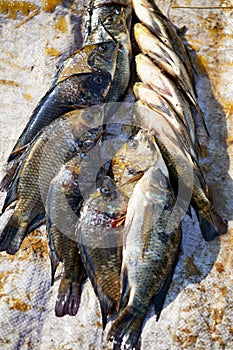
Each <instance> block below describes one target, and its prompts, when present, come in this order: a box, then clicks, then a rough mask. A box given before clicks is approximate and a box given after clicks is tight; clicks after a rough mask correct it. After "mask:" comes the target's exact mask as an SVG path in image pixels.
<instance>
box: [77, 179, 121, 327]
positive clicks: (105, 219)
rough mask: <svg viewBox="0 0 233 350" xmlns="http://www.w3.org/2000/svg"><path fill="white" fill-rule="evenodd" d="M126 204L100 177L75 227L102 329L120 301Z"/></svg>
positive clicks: (112, 186)
mask: <svg viewBox="0 0 233 350" xmlns="http://www.w3.org/2000/svg"><path fill="white" fill-rule="evenodd" d="M127 202H128V200H127V199H126V198H125V197H124V196H123V194H122V193H121V191H120V189H119V188H117V186H116V185H115V183H114V181H113V180H112V179H111V178H109V177H108V176H103V177H102V179H101V181H100V182H99V185H98V189H97V191H95V192H93V193H90V196H89V198H87V200H86V201H85V202H84V205H83V208H82V210H81V215H80V219H79V222H78V226H77V238H78V242H79V250H80V254H81V257H82V261H83V264H84V266H85V269H86V272H87V275H88V277H89V278H90V280H91V283H92V286H93V288H94V290H95V293H96V295H97V297H98V299H99V302H100V307H101V312H102V323H103V329H104V328H105V326H106V322H107V316H108V315H109V314H110V313H111V312H112V311H113V310H114V309H116V308H117V307H118V304H119V299H120V269H121V259H122V256H121V253H122V233H123V226H122V217H124V216H125V213H126V208H127ZM123 221H124V220H123Z"/></svg>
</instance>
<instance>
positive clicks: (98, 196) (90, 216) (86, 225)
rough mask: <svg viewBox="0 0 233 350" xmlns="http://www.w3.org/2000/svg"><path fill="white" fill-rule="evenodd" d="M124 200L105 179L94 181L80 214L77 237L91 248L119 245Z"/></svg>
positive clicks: (125, 205)
mask: <svg viewBox="0 0 233 350" xmlns="http://www.w3.org/2000/svg"><path fill="white" fill-rule="evenodd" d="M126 208H127V200H126V198H125V197H124V195H123V194H122V193H121V191H120V189H119V188H118V187H117V186H116V185H115V183H114V181H113V180H112V179H110V178H109V177H108V176H103V178H102V179H101V180H100V182H98V188H97V190H96V191H94V192H92V193H91V194H90V195H89V197H88V198H87V200H86V201H85V202H84V206H83V208H82V211H81V215H80V220H79V223H78V225H77V237H78V240H79V241H80V242H82V244H85V245H91V246H92V248H94V247H96V248H97V247H98V248H100V247H101V248H109V247H116V246H119V245H122V233H123V223H124V221H125V216H126Z"/></svg>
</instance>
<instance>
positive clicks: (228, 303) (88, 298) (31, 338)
mask: <svg viewBox="0 0 233 350" xmlns="http://www.w3.org/2000/svg"><path fill="white" fill-rule="evenodd" d="M19 3H21V10H22V12H18V14H16V15H15V13H14V10H15V9H16V8H17V5H18V4H19ZM77 3H78V2H77ZM158 4H159V6H160V7H161V9H163V11H164V13H166V14H167V13H169V16H170V18H171V19H172V21H173V22H174V23H175V24H176V26H177V27H178V28H182V27H183V26H185V28H186V32H185V34H184V39H185V40H186V42H187V43H188V45H189V47H190V52H191V58H192V61H193V64H194V67H195V70H196V72H197V75H198V78H197V93H198V101H199V103H200V106H201V108H202V110H203V112H204V115H205V118H206V121H207V125H208V128H209V131H210V135H211V139H210V141H209V142H208V144H207V145H206V152H205V157H204V158H203V159H202V167H203V169H204V171H205V174H206V178H207V180H208V183H209V185H210V186H211V189H212V192H213V197H214V201H215V206H216V208H217V209H218V210H219V212H220V213H221V214H222V215H223V217H224V218H225V219H228V220H229V232H228V234H227V235H225V236H224V237H221V239H216V240H214V241H212V242H210V243H206V242H204V240H203V239H202V236H201V234H200V231H199V227H198V224H197V220H196V218H195V216H194V217H193V219H190V218H186V219H185V222H184V224H183V243H182V252H181V255H180V257H179V261H178V264H177V267H176V270H175V275H174V278H173V281H172V284H171V287H170V290H169V292H168V295H167V298H166V302H165V305H164V309H163V312H162V314H161V317H160V319H159V321H158V322H156V318H155V316H154V314H153V310H150V311H149V312H148V317H147V321H146V322H145V326H144V330H143V333H142V346H141V349H142V350H154V349H159V350H168V349H169V350H170V349H171V350H179V349H187V350H189V349H190V350H191V349H198V350H204V349H213V350H218V349H226V350H230V349H232V348H233V340H232V339H233V326H232V324H233V288H232V283H233V276H232V267H233V253H232V249H231V246H232V244H233V225H232V207H233V203H232V200H233V185H232V179H231V176H232V173H233V169H232V159H233V136H232V135H233V100H232V95H233V85H232V76H233V60H232V55H233V35H232V22H233V11H232V9H233V4H232V1H231V0H205V1H204V0H199V1H197V0H189V1H186V0H174V1H173V2H172V3H171V4H170V2H168V1H166V0H160V1H158ZM82 5H83V1H80V2H79V5H78V6H75V5H74V3H73V1H72V0H66V1H63V2H62V1H61V0H60V1H59V0H52V1H47V0H41V1H39V0H32V1H31V2H30V3H29V2H22V1H20V2H16V1H0V12H1V14H0V32H1V37H0V43H1V50H0V91H1V92H0V94H1V102H0V132H1V137H0V165H1V168H0V175H2V174H3V173H4V166H5V164H6V160H7V157H8V155H9V153H10V150H11V149H12V147H13V145H14V143H15V141H16V140H17V138H18V136H19V135H20V133H21V131H22V129H23V128H24V126H25V124H26V122H27V120H28V118H29V117H30V113H31V112H32V110H33V108H34V107H35V106H36V104H37V102H38V101H39V99H40V98H41V97H42V96H43V95H44V93H45V92H46V91H47V89H48V88H49V85H50V82H51V79H52V78H53V76H54V74H55V72H56V69H57V66H59V64H60V63H61V62H62V61H63V60H64V59H65V58H66V57H67V56H68V55H69V54H71V53H72V52H73V51H74V50H75V49H77V48H78V47H79V46H80V45H81V41H82V40H81V35H80V29H81V10H82ZM6 9H8V12H7V13H6V12H5V10H6ZM27 10H29V12H27ZM168 10H169V12H167V11H168ZM27 16H28V17H27ZM26 19H27V21H26ZM3 200H4V194H1V198H0V205H2V203H3ZM1 222H3V219H2V220H1ZM2 225H3V223H2ZM0 261H1V265H0V298H1V299H0V300H1V302H0V324H1V326H0V347H1V349H4V350H13V349H14V350H18V349H22V350H26V349H27V350H29V349H35V350H62V349H63V350H71V349H72V350H73V349H82V350H91V349H95V350H104V349H106V350H107V349H111V348H112V345H111V343H106V341H105V339H106V333H105V332H103V331H102V329H101V317H100V309H99V305H98V302H97V299H96V297H95V295H94V292H93V290H92V288H91V285H90V282H87V283H86V284H85V285H84V288H83V293H82V300H81V305H80V310H79V313H78V315H77V316H76V317H69V316H66V317H63V318H57V317H55V315H54V304H55V299H56V292H57V288H58V285H59V279H60V277H59V274H58V278H57V279H56V281H55V284H54V286H53V287H52V288H51V287H50V264H49V259H48V248H47V242H46V234H45V230H44V228H43V227H42V228H41V230H39V231H35V232H34V233H33V234H32V235H31V236H30V237H28V238H27V239H26V240H25V242H24V244H23V247H22V249H21V250H20V252H19V253H17V254H16V255H15V256H13V257H12V256H8V255H7V254H5V253H1V254H0ZM109 326H110V324H109V325H108V326H107V329H108V328H109ZM158 344H159V345H158Z"/></svg>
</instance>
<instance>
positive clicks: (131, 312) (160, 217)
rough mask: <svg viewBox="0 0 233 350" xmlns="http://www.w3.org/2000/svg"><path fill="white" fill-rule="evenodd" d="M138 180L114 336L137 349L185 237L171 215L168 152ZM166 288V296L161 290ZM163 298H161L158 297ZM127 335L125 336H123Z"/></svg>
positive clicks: (125, 243)
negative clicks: (152, 302)
mask: <svg viewBox="0 0 233 350" xmlns="http://www.w3.org/2000/svg"><path fill="white" fill-rule="evenodd" d="M157 152H158V154H159V160H158V162H157V163H156V164H155V165H154V166H152V167H150V168H149V169H148V170H147V171H146V172H145V173H144V175H143V177H142V178H141V179H140V180H139V181H138V183H137V184H136V186H135V188H134V191H133V194H132V196H131V198H130V200H129V203H128V210H127V215H126V221H125V229H124V240H123V261H122V268H121V301H120V312H119V316H118V317H117V319H116V320H115V321H114V323H113V324H112V326H111V329H110V331H109V334H108V340H111V339H112V340H114V342H115V343H116V344H117V345H115V346H114V349H115V348H117V349H118V348H119V347H120V345H121V349H134V348H135V346H136V344H137V342H138V340H139V337H140V334H141V330H142V324H143V321H144V319H145V316H146V314H147V311H148V306H149V304H150V302H151V301H152V298H153V297H156V296H158V295H160V305H155V308H156V312H157V314H158V315H157V316H159V313H160V311H161V309H162V305H163V302H164V299H165V295H166V292H167V289H168V285H169V284H168V283H167V281H168V280H169V281H170V279H171V276H172V274H173V271H174V265H175V263H176V260H177V256H178V253H179V248H180V242H181V229H180V222H179V221H178V222H174V220H173V219H171V213H172V209H173V207H174V204H175V196H174V193H173V191H172V188H171V186H170V183H169V174H168V170H167V167H166V165H165V163H164V161H163V158H162V156H161V154H160V152H159V149H158V150H157ZM162 292H163V293H164V296H163V298H161V293H162ZM158 300H159V299H158ZM123 338H124V339H123Z"/></svg>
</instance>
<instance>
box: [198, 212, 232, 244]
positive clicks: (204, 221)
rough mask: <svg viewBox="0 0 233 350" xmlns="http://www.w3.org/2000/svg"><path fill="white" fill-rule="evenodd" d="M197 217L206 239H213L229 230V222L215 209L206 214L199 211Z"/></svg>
mask: <svg viewBox="0 0 233 350" xmlns="http://www.w3.org/2000/svg"><path fill="white" fill-rule="evenodd" d="M197 217H198V220H199V224H200V229H201V233H202V236H203V238H204V239H205V240H206V241H212V240H213V239H215V238H216V237H218V236H221V235H223V234H224V233H226V232H227V229H228V225H227V222H225V221H223V219H222V218H221V216H220V215H219V214H218V213H217V212H216V211H215V210H214V209H212V210H209V211H208V212H207V213H204V214H203V213H200V212H197Z"/></svg>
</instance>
